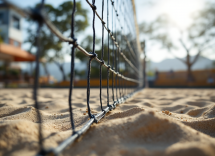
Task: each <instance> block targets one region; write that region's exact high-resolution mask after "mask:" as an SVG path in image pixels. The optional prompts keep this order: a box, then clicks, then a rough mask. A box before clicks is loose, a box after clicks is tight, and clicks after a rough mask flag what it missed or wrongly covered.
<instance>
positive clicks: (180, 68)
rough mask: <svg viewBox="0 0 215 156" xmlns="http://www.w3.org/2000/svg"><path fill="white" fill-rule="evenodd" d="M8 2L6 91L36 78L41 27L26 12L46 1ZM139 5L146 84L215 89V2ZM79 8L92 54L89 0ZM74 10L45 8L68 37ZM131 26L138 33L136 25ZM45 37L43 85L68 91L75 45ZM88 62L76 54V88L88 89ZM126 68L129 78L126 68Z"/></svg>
mask: <svg viewBox="0 0 215 156" xmlns="http://www.w3.org/2000/svg"><path fill="white" fill-rule="evenodd" d="M8 2H10V3H11V5H8V4H7V5H6V4H4V3H3V2H2V1H0V88H4V87H9V88H11V87H13V88H16V87H30V86H32V84H33V79H34V68H35V64H34V61H35V53H36V43H35V39H36V24H35V22H33V21H32V20H31V19H30V18H28V17H27V16H26V15H25V13H24V12H23V11H22V9H20V8H29V7H35V6H36V5H37V4H38V3H39V2H40V1H39V0H31V1H29V0H19V1H17V0H9V1H8ZM101 3H102V1H98V0H97V1H96V6H101ZM135 4H136V14H137V21H138V25H139V36H140V41H141V43H142V50H143V51H142V55H141V58H142V66H143V69H145V70H144V73H146V74H145V75H146V79H145V80H143V81H146V85H147V86H149V87H211V88H212V87H215V2H214V0H135ZM128 5H130V4H128ZM77 7H78V9H77V12H76V26H75V27H76V36H77V38H78V43H79V44H80V45H82V47H83V48H85V49H86V50H87V51H92V41H93V38H92V34H93V33H92V27H91V24H92V17H93V14H92V11H91V8H90V7H89V5H88V4H87V3H86V1H85V0H80V1H78V2H77ZM71 8H72V4H71V3H70V1H66V0H55V1H53V0H46V6H45V10H46V12H47V14H48V16H49V18H50V19H51V21H52V22H53V23H54V24H55V25H56V26H57V28H58V29H59V30H61V32H63V33H64V35H65V36H69V33H70V31H68V30H70V17H71ZM97 11H98V12H99V13H101V7H97ZM128 14H129V12H128ZM105 18H106V17H105ZM95 22H96V25H95V27H96V31H97V33H96V53H98V54H99V55H101V53H100V52H101V36H102V33H101V30H102V25H101V22H100V21H99V20H98V19H96V21H95ZM129 24H130V25H129V27H131V30H133V31H134V23H133V21H130V22H129ZM110 27H111V26H110ZM129 29H130V28H129ZM115 31H117V28H116V30H115ZM134 34H135V31H134ZM134 36H135V35H134ZM41 38H42V41H43V42H42V43H41V47H42V49H43V50H42V54H41V56H40V78H39V82H40V86H41V87H68V86H69V76H70V59H71V58H70V46H69V45H68V43H63V42H61V41H60V40H59V39H57V38H56V37H55V36H54V35H53V34H52V33H50V31H49V30H48V29H47V28H46V27H43V29H42V33H41ZM105 43H107V33H106V34H105ZM105 51H107V46H105ZM105 59H106V58H105ZM144 61H145V63H144ZM87 62H88V58H87V57H85V56H84V55H81V53H77V52H76V59H75V82H74V85H75V87H85V86H86V85H87V82H86V75H87V70H86V68H87ZM98 65H99V64H96V63H94V64H92V71H91V86H93V87H98V86H99V68H98ZM120 70H121V72H125V75H126V71H125V67H123V64H122V65H121V69H120ZM128 70H129V69H128ZM133 74H135V73H133ZM102 77H103V79H104V81H103V82H102V85H103V86H105V85H106V77H107V74H106V72H103V75H102ZM131 77H135V75H133V76H132V75H131ZM110 84H111V83H110Z"/></svg>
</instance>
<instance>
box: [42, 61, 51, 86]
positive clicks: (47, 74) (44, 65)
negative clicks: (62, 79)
mask: <svg viewBox="0 0 215 156" xmlns="http://www.w3.org/2000/svg"><path fill="white" fill-rule="evenodd" d="M42 65H43V68H44V70H45V73H46V76H47V83H48V84H49V78H50V74H49V71H48V68H47V65H46V63H42Z"/></svg>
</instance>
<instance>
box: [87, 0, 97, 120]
mask: <svg viewBox="0 0 215 156" xmlns="http://www.w3.org/2000/svg"><path fill="white" fill-rule="evenodd" d="M92 10H93V23H92V27H93V51H92V54H93V55H92V56H91V57H90V59H89V64H88V74H87V109H88V115H89V118H95V116H94V115H93V114H92V113H91V109H90V72H91V62H92V60H93V59H94V58H95V57H97V54H96V53H95V35H96V34H95V10H96V6H95V0H92Z"/></svg>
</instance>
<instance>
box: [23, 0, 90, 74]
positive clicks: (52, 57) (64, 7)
mask: <svg viewBox="0 0 215 156" xmlns="http://www.w3.org/2000/svg"><path fill="white" fill-rule="evenodd" d="M38 5H39V4H37V5H36V7H37V6H38ZM72 9H73V3H72V2H71V1H67V2H63V3H62V4H61V5H59V6H57V7H54V6H52V5H51V4H46V5H45V6H44V10H45V12H46V13H47V16H48V18H49V20H50V21H51V22H52V23H53V24H54V25H55V26H56V27H57V28H58V29H59V30H60V32H61V33H63V34H64V35H65V36H69V34H70V32H71V15H72ZM28 22H29V24H30V25H31V27H29V28H28V29H27V32H28V38H27V40H26V41H25V42H26V43H30V45H31V46H30V48H29V49H28V51H29V52H31V53H35V50H36V48H37V43H36V37H37V33H36V31H35V29H32V25H33V24H35V22H34V21H32V19H30V18H29V19H28ZM87 26H88V18H87V10H86V9H84V8H83V7H82V4H81V2H77V3H76V12H75V32H76V35H78V34H79V33H80V32H82V31H83V30H85V29H86V27H87ZM40 47H41V54H40V57H41V58H43V60H45V61H46V63H47V62H57V63H58V64H62V63H63V62H64V56H65V54H66V53H70V51H65V49H64V50H62V48H63V42H62V41H61V40H60V39H59V38H57V37H56V36H55V35H54V34H53V33H51V31H50V30H49V29H48V28H47V27H46V26H43V27H42V30H41V34H40ZM58 67H59V68H60V67H61V65H60V66H58ZM61 71H62V70H61ZM62 74H63V73H62Z"/></svg>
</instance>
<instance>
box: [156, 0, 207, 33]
mask: <svg viewBox="0 0 215 156" xmlns="http://www.w3.org/2000/svg"><path fill="white" fill-rule="evenodd" d="M202 5H203V2H202V0H161V1H160V4H159V10H160V11H161V12H163V13H165V14H167V15H168V16H169V17H170V19H171V20H172V21H173V22H174V23H175V24H176V25H177V26H178V27H179V28H181V29H185V28H187V27H188V26H189V25H190V24H191V23H192V14H193V13H195V12H197V11H198V10H200V9H201V7H202Z"/></svg>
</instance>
